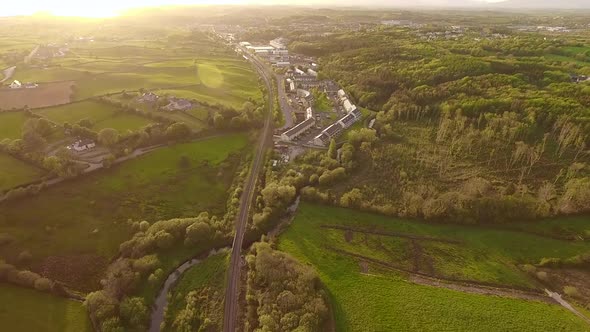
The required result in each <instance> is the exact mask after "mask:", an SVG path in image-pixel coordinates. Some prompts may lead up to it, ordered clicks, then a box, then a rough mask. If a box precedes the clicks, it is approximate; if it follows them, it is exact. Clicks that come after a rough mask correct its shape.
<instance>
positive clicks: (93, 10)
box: [0, 0, 590, 17]
mask: <svg viewBox="0 0 590 332" xmlns="http://www.w3.org/2000/svg"><path fill="white" fill-rule="evenodd" d="M5 1H6V3H8V5H6V4H3V5H0V16H12V15H30V14H33V13H35V12H39V11H46V12H51V13H53V14H56V15H66V16H90V17H105V16H114V15H116V14H117V13H118V12H120V11H122V10H125V9H128V8H134V7H147V6H158V5H173V4H176V5H182V4H265V5H271V4H277V5H279V4H280V5H289V4H291V5H341V6H342V5H344V6H392V7H393V6H437V7H444V6H449V7H451V6H452V7H457V6H474V5H486V4H492V3H502V2H504V1H507V2H506V3H511V2H519V1H520V2H522V1H524V2H526V3H533V4H536V2H537V1H538V2H543V3H549V4H554V5H555V6H557V7H562V6H563V5H566V6H567V4H568V3H570V2H571V3H574V2H575V3H578V2H583V3H586V2H587V3H589V4H590V0H93V1H86V0H13V1H10V0H2V2H5Z"/></svg>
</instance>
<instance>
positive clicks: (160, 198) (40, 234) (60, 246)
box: [0, 134, 248, 290]
mask: <svg viewBox="0 0 590 332" xmlns="http://www.w3.org/2000/svg"><path fill="white" fill-rule="evenodd" d="M247 143H248V140H247V138H246V136H245V135H241V134H234V135H227V136H222V137H216V138H210V139H205V140H202V141H198V142H193V143H185V144H180V145H175V146H172V147H166V148H162V149H159V150H156V151H153V152H151V153H149V154H147V155H144V156H142V157H139V158H137V159H133V160H130V161H127V162H125V163H123V164H120V165H118V166H115V167H113V168H111V169H108V170H103V171H100V172H97V173H92V174H90V175H87V176H86V177H84V178H80V179H76V181H72V182H66V183H62V184H60V185H57V186H54V187H51V188H48V189H47V190H45V191H43V192H42V193H41V194H40V195H38V196H35V197H32V198H29V199H26V200H21V201H12V202H10V204H2V205H0V209H1V210H2V214H0V233H6V234H8V235H9V236H11V237H12V238H13V239H14V241H13V242H12V243H10V244H9V245H5V246H2V247H1V248H0V255H1V256H2V257H3V258H6V259H7V260H10V261H14V259H15V258H16V256H17V255H18V254H19V253H20V252H21V251H23V250H29V251H30V252H31V253H32V255H33V268H34V269H35V270H37V271H43V272H44V273H45V274H46V275H48V276H51V277H52V278H55V279H58V280H62V281H64V282H66V283H68V284H69V285H71V286H73V287H74V288H77V289H81V290H91V289H96V288H97V287H98V281H99V279H100V276H101V273H103V272H104V270H103V269H104V266H106V264H107V263H108V260H109V259H110V258H111V257H112V256H113V255H114V254H116V252H117V251H118V247H119V244H120V243H121V242H123V241H125V240H127V239H128V238H129V237H130V235H131V232H132V230H131V225H130V223H129V222H128V220H136V221H141V220H148V221H156V220H161V219H170V218H175V217H188V216H195V215H196V214H197V213H199V212H201V211H204V210H207V211H210V212H211V213H213V214H216V215H220V214H222V213H223V212H224V211H225V204H226V200H227V192H226V191H227V189H228V187H229V186H230V184H231V181H232V179H233V176H234V173H235V171H236V167H237V165H238V163H239V160H240V158H241V157H240V155H241V154H242V153H243V151H244V149H245V147H246V146H247ZM183 157H186V159H188V160H189V162H188V163H187V162H186V161H185V162H183V163H180V160H181V158H183ZM68 271H70V272H68ZM72 271H75V273H73V272H72Z"/></svg>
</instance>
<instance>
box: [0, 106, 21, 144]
mask: <svg viewBox="0 0 590 332" xmlns="http://www.w3.org/2000/svg"><path fill="white" fill-rule="evenodd" d="M25 121H27V117H26V116H25V114H24V113H23V112H2V113H0V140H2V139H5V138H10V139H16V138H20V137H21V136H22V128H23V125H24V124H25Z"/></svg>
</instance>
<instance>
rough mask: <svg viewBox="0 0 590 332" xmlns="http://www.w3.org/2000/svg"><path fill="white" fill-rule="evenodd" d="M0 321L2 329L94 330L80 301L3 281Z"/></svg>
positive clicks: (0, 286)
mask: <svg viewBox="0 0 590 332" xmlns="http://www.w3.org/2000/svg"><path fill="white" fill-rule="evenodd" d="M0 322H1V324H2V330H3V331H36V332H85V331H88V332H90V331H92V326H91V324H90V319H89V318H88V314H87V313H86V308H84V306H83V305H82V303H81V302H76V301H73V300H68V299H64V298H60V297H55V296H52V295H50V294H46V293H41V292H37V291H35V290H32V289H26V288H19V287H15V286H11V285H6V284H0Z"/></svg>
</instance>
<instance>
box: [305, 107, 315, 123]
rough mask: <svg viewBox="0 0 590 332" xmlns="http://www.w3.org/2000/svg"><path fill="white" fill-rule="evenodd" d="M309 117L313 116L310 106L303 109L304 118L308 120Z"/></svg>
mask: <svg viewBox="0 0 590 332" xmlns="http://www.w3.org/2000/svg"><path fill="white" fill-rule="evenodd" d="M309 118H313V109H312V108H311V107H308V108H307V109H306V110H305V119H306V120H308V119H309Z"/></svg>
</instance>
